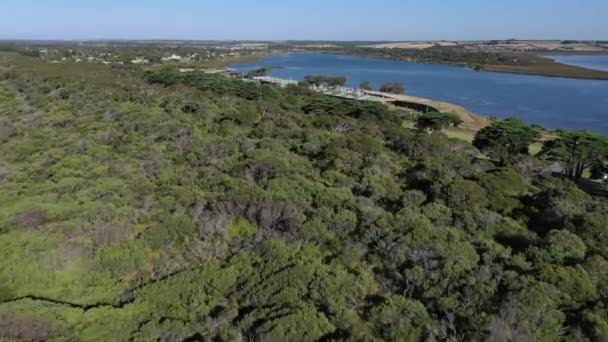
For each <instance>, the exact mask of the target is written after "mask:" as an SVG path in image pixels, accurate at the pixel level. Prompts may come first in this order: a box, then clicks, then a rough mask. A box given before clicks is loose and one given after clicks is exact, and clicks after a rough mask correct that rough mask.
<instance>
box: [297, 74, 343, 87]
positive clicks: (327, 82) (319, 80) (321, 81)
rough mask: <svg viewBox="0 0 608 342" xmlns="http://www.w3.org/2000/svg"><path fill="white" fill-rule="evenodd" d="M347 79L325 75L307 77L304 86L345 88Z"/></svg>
mask: <svg viewBox="0 0 608 342" xmlns="http://www.w3.org/2000/svg"><path fill="white" fill-rule="evenodd" d="M346 81H347V80H346V77H344V76H336V77H328V76H323V75H306V76H304V81H302V84H305V85H314V86H327V87H344V86H346Z"/></svg>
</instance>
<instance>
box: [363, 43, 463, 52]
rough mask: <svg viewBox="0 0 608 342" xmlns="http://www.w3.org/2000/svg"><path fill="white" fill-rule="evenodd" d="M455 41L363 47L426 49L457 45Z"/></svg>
mask: <svg viewBox="0 0 608 342" xmlns="http://www.w3.org/2000/svg"><path fill="white" fill-rule="evenodd" d="M458 45H459V44H458V43H456V42H402V43H385V44H375V45H365V46H364V47H372V48H377V49H417V50H422V49H427V48H430V47H433V46H458Z"/></svg>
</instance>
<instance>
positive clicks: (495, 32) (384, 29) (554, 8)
mask: <svg viewBox="0 0 608 342" xmlns="http://www.w3.org/2000/svg"><path fill="white" fill-rule="evenodd" d="M95 38H116V39H130V38H140V39H202V40H204V39H221V40H223V39H243V40H245V39H250V40H256V39H257V40H263V39H268V40H269V39H273V40H283V39H299V40H302V39H314V40H440V39H445V40H474V39H506V38H516V39H594V40H600V39H601V40H608V0H376V1H371V0H366V1H362V0H298V1H288V0H258V1H255V0H247V1H246V0H221V1H220V0H216V1H210V0H164V1H160V0H2V1H1V3H0V39H95Z"/></svg>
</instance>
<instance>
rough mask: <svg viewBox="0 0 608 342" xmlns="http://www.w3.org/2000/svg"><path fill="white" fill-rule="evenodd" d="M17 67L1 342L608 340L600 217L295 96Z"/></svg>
mask: <svg viewBox="0 0 608 342" xmlns="http://www.w3.org/2000/svg"><path fill="white" fill-rule="evenodd" d="M19 58H20V60H12V62H11V77H10V78H9V79H6V80H2V81H0V123H1V125H0V127H9V129H6V130H5V131H3V132H5V134H4V135H3V136H2V138H3V140H2V142H1V143H0V187H1V190H2V191H1V192H0V206H1V207H2V210H0V245H1V246H2V248H0V339H8V340H11V339H13V340H15V339H16V340H19V339H20V340H32V341H43V340H45V341H46V340H50V341H53V340H66V339H68V340H74V341H81V340H82V341H90V340H95V341H128V340H133V341H150V340H170V341H174V340H177V341H182V340H215V341H232V340H267V341H270V340H272V341H275V340H276V341H300V340H303V341H319V340H321V341H331V340H363V341H368V340H369V341H372V340H394V341H403V340H406V341H418V340H429V341H433V340H434V341H443V340H446V341H457V340H477V341H481V340H512V341H528V340H560V339H566V340H584V339H590V340H593V339H596V340H604V339H605V337H606V335H607V324H608V323H607V321H606V301H607V299H608V290H606V289H608V271H607V270H608V262H607V261H606V260H607V258H608V247H607V246H608V231H607V230H606V222H608V202H606V199H604V198H600V197H592V196H590V195H588V194H586V193H585V192H584V191H582V190H580V189H579V188H578V187H577V185H576V184H575V183H573V182H571V181H569V180H565V179H559V178H553V177H550V176H547V175H539V176H534V175H535V174H532V175H529V174H522V173H520V171H518V170H520V168H519V167H515V166H514V167H513V168H507V167H505V168H495V167H494V164H493V163H492V162H489V161H487V162H485V164H484V165H483V167H479V151H478V150H477V149H475V148H474V147H473V146H471V145H470V144H469V143H466V142H462V141H456V140H450V139H448V138H447V137H446V136H445V135H443V134H440V133H436V134H427V133H425V132H419V131H418V130H410V129H405V128H403V122H402V119H403V118H404V116H403V112H401V111H399V110H392V109H389V108H388V107H386V106H384V105H382V104H381V103H375V102H359V101H354V100H344V99H339V98H334V97H330V96H323V95H320V94H318V93H315V92H312V91H310V90H309V89H308V88H307V87H306V86H289V87H285V88H281V87H275V86H271V85H262V84H260V83H257V82H254V81H251V80H247V81H242V80H239V79H234V78H230V77H226V76H221V75H210V74H205V73H201V72H192V73H181V72H178V71H176V70H174V69H160V70H156V71H150V72H148V73H143V72H142V71H140V70H139V69H129V68H126V69H111V68H106V67H104V66H95V65H89V64H73V65H72V64H68V63H66V64H65V65H55V64H47V63H41V62H39V61H32V60H28V59H25V57H19ZM57 89H61V91H56V90H57ZM6 132H8V133H6ZM526 146H527V145H526ZM523 150H524V146H523V144H522V145H521V146H519V147H518V148H516V149H514V150H513V151H514V153H515V154H519V153H522V152H523ZM488 151H489V150H488ZM528 158H534V157H533V156H528ZM497 159H498V158H497ZM516 166H517V165H516Z"/></svg>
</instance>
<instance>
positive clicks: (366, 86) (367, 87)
mask: <svg viewBox="0 0 608 342" xmlns="http://www.w3.org/2000/svg"><path fill="white" fill-rule="evenodd" d="M359 88H361V89H363V90H373V89H374V88H372V85H371V84H370V83H369V81H363V82H361V84H360V85H359Z"/></svg>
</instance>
